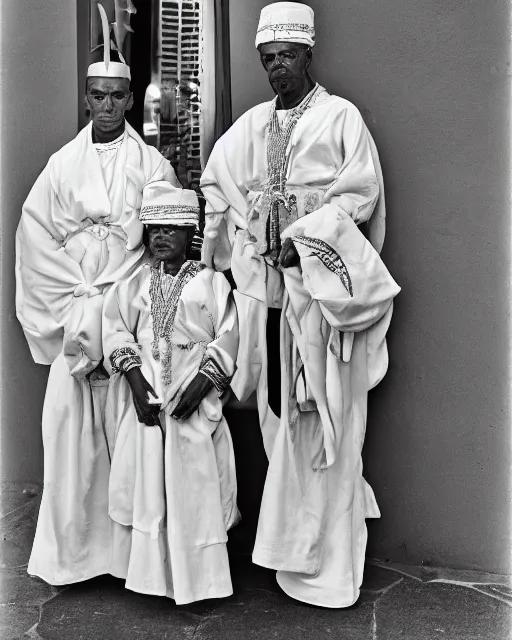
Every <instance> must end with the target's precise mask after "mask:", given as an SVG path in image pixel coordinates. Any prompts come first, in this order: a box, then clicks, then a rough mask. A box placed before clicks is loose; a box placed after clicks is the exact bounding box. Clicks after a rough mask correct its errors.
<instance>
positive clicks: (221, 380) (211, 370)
mask: <svg viewBox="0 0 512 640" xmlns="http://www.w3.org/2000/svg"><path fill="white" fill-rule="evenodd" d="M199 373H202V374H203V375H204V376H206V377H207V378H208V379H209V380H211V381H212V382H213V385H214V387H215V388H216V389H217V391H218V393H219V395H221V394H222V393H224V391H225V390H226V389H227V387H228V386H229V383H230V381H231V378H230V377H228V376H226V375H225V374H224V372H223V371H222V369H221V368H220V367H219V365H218V364H217V363H216V362H215V360H212V359H211V358H208V359H207V360H205V361H204V362H203V364H202V365H201V367H200V369H199Z"/></svg>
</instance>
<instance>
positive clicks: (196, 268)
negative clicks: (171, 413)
mask: <svg viewBox="0 0 512 640" xmlns="http://www.w3.org/2000/svg"><path fill="white" fill-rule="evenodd" d="M202 269H204V265H202V264H201V263H199V262H194V261H187V262H185V263H184V264H183V265H182V266H181V268H180V270H179V271H178V273H177V274H176V275H175V276H173V275H171V274H169V273H165V271H164V263H163V262H160V264H159V265H158V266H157V265H155V266H152V267H151V279H150V283H149V297H150V299H151V316H152V318H153V343H152V353H153V358H154V359H155V360H157V361H160V360H161V363H162V382H163V383H164V384H166V385H169V384H170V383H171V380H172V370H171V357H172V335H173V332H174V319H175V317H176V311H177V310H178V303H179V300H180V297H181V294H182V291H183V288H184V287H185V285H186V284H187V283H188V282H190V280H192V278H194V277H195V276H196V275H197V274H198V273H199V272H200V271H201V270H202ZM161 338H164V339H165V343H166V349H165V352H164V353H163V354H161V353H160V339H161Z"/></svg>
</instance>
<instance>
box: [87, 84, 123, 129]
mask: <svg viewBox="0 0 512 640" xmlns="http://www.w3.org/2000/svg"><path fill="white" fill-rule="evenodd" d="M85 101H86V106H87V107H88V108H89V109H90V111H91V115H92V124H93V127H94V130H95V131H96V132H97V133H100V134H103V135H108V134H109V133H113V132H116V131H118V130H119V129H122V127H123V121H124V114H125V112H126V111H129V110H130V109H131V108H132V105H133V95H132V93H131V91H130V81H129V80H128V79H127V78H88V79H87V94H86V97H85Z"/></svg>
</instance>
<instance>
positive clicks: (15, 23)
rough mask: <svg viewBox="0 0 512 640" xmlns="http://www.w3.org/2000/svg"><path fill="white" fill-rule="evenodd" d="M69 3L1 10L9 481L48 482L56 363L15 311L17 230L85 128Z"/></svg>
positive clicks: (4, 397) (2, 436)
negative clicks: (45, 447)
mask: <svg viewBox="0 0 512 640" xmlns="http://www.w3.org/2000/svg"><path fill="white" fill-rule="evenodd" d="M75 4H76V3H74V2H69V1H68V0H45V1H44V2H41V0H16V1H15V0H11V1H9V2H4V3H3V4H2V10H1V14H0V20H1V24H0V33H1V39H0V55H1V59H0V68H1V76H0V109H1V112H0V122H1V131H2V134H1V142H0V162H1V174H0V175H1V188H0V190H1V199H0V201H1V203H2V204H1V207H2V212H1V216H0V225H1V227H0V229H1V234H0V242H1V245H0V252H1V263H0V264H1V271H0V286H1V289H0V322H1V325H0V326H1V335H2V339H1V341H0V349H1V351H0V353H1V363H0V364H1V368H0V383H1V388H0V394H1V395H0V398H1V423H0V454H1V458H0V464H1V478H2V479H3V480H21V481H36V482H41V481H42V470H43V455H42V443H41V410H42V401H43V396H44V390H45V386H46V378H47V372H48V368H47V367H43V366H39V365H35V364H34V363H33V361H32V358H31V356H30V353H29V350H28V347H27V344H26V341H25V338H24V336H23V334H22V331H21V328H20V326H19V323H18V321H17V320H16V316H15V310H14V291H15V287H14V234H15V231H16V227H17V224H18V221H19V218H20V215H21V206H22V204H23V201H24V200H25V198H26V196H27V194H28V192H29V190H30V188H31V186H32V184H33V183H34V181H35V179H36V178H37V176H38V174H39V173H40V172H41V170H42V169H43V168H44V166H45V164H46V162H47V160H48V158H49V157H50V155H51V154H52V153H53V152H54V151H56V150H57V149H59V148H60V147H61V146H62V145H64V144H65V143H66V142H68V141H69V140H70V139H71V138H72V137H73V136H75V135H76V131H77V71H76V66H77V63H76V55H77V54H76V49H77V47H76V11H75Z"/></svg>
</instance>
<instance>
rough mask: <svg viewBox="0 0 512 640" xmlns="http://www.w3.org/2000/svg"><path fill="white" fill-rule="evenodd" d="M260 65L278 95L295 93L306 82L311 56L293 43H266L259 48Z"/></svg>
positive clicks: (305, 49)
mask: <svg viewBox="0 0 512 640" xmlns="http://www.w3.org/2000/svg"><path fill="white" fill-rule="evenodd" d="M259 50H260V60H261V64H262V65H263V66H264V68H265V70H266V72H267V74H268V79H269V82H270V84H271V85H272V88H273V89H274V91H276V92H277V93H278V94H280V95H282V94H286V93H291V92H294V91H296V90H297V89H298V88H299V87H301V86H302V85H303V84H304V83H305V82H306V75H307V70H308V67H309V64H310V62H311V56H310V55H309V54H308V48H307V47H304V46H303V45H300V44H298V43H295V42H267V43H265V44H262V45H261V46H260V48H259Z"/></svg>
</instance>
